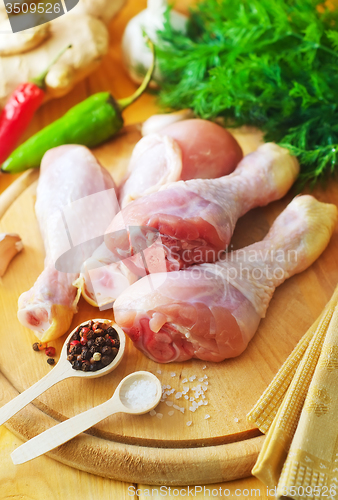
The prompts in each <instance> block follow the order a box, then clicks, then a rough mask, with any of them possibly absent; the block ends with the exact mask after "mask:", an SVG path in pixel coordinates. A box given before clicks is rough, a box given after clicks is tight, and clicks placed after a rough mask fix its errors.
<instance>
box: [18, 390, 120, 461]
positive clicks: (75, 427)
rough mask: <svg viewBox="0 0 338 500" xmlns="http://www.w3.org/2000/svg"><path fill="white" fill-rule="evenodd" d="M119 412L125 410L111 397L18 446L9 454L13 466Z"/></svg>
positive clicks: (50, 448)
mask: <svg viewBox="0 0 338 500" xmlns="http://www.w3.org/2000/svg"><path fill="white" fill-rule="evenodd" d="M120 411H125V408H124V407H123V406H122V404H121V403H120V401H119V399H118V398H116V399H115V398H114V397H113V398H111V399H109V400H108V401H105V402H104V403H102V404H101V405H98V406H95V407H94V408H91V409H90V410H87V411H85V412H83V413H80V414H79V415H76V416H75V417H72V418H69V419H68V420H65V421H64V422H61V423H60V424H58V425H55V426H54V427H51V428H50V429H47V430H46V431H45V432H42V433H41V434H39V435H38V436H35V437H34V438H33V439H31V440H30V441H27V442H26V443H24V444H23V445H21V446H19V448H17V449H16V450H14V451H13V453H12V454H11V458H12V461H13V463H14V464H23V463H25V462H28V460H32V459H33V458H36V457H39V456H40V455H43V454H44V453H47V452H48V451H50V450H53V449H54V448H56V447H57V446H60V445H61V444H63V443H65V442H66V441H69V440H70V439H72V438H73V437H75V436H77V435H78V434H80V433H81V432H83V431H85V430H86V429H89V427H92V426H93V425H94V424H97V423H98V422H100V421H101V420H103V419H104V418H106V417H108V416H109V415H113V414H114V413H118V412H120Z"/></svg>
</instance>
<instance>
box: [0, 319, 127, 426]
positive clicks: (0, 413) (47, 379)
mask: <svg viewBox="0 0 338 500" xmlns="http://www.w3.org/2000/svg"><path fill="white" fill-rule="evenodd" d="M93 321H94V322H95V321H99V322H100V323H106V324H110V325H111V326H112V327H113V328H114V329H115V330H116V331H117V333H118V335H119V339H120V347H119V351H118V353H117V355H116V357H115V358H114V359H113V361H112V362H111V363H109V365H107V366H105V367H103V368H101V369H100V370H97V371H95V372H89V371H88V372H83V371H82V370H74V369H73V368H72V365H71V363H70V362H69V361H68V360H67V344H68V342H69V340H70V338H71V336H72V335H73V334H74V333H75V331H76V330H77V329H78V328H79V326H81V325H86V324H87V323H88V320H87V321H84V322H83V323H81V324H80V325H78V326H77V327H76V328H74V330H72V332H71V333H70V334H69V335H68V337H67V339H66V341H65V343H64V345H63V347H62V350H61V353H60V359H59V361H58V363H57V365H56V366H55V368H53V369H52V370H51V371H50V372H49V373H47V375H45V376H44V377H43V378H42V379H40V380H39V381H38V382H36V383H35V384H34V385H32V386H31V387H30V388H29V389H27V390H26V391H24V392H22V393H21V394H19V395H18V396H17V397H16V398H14V399H12V401H9V403H7V404H5V406H3V407H2V408H1V409H0V425H2V424H4V423H5V422H6V421H7V420H8V419H9V418H11V417H12V416H13V415H15V414H16V413H17V412H18V411H19V410H21V409H22V408H24V407H25V406H26V405H28V403H30V402H31V401H33V399H35V398H36V397H38V396H40V394H42V393H43V392H44V391H46V390H47V389H49V388H50V387H52V386H53V385H55V384H56V383H58V382H60V381H61V380H64V379H66V378H71V377H86V378H96V377H102V375H106V374H107V373H110V372H111V371H112V370H114V369H115V368H116V367H117V366H118V365H119V363H120V361H121V359H122V357H123V354H124V350H125V345H126V337H125V335H124V332H123V330H122V329H121V328H120V327H119V326H118V325H117V324H116V323H114V322H113V321H111V320H108V319H94V320H93Z"/></svg>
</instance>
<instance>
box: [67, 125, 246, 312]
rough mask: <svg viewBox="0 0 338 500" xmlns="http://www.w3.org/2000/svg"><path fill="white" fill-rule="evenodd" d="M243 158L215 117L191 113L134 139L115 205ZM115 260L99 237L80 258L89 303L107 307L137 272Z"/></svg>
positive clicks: (221, 171)
mask: <svg viewBox="0 0 338 500" xmlns="http://www.w3.org/2000/svg"><path fill="white" fill-rule="evenodd" d="M167 134H169V135H167ZM171 136H172V137H173V138H172V137H171ZM242 158H243V153H242V150H241V148H240V146H239V144H238V143H237V141H236V139H235V138H234V137H233V136H232V135H231V134H230V133H229V132H228V131H227V130H225V129H224V128H223V127H221V126H219V125H217V124H215V123H212V122H209V121H207V120H199V119H194V120H185V121H182V122H180V123H175V124H172V125H171V126H170V127H166V128H165V129H164V130H163V131H161V132H160V133H159V134H149V135H147V136H146V137H143V138H142V139H141V140H140V141H139V142H138V143H137V144H136V146H135V148H134V150H133V153H132V156H131V159H130V162H129V166H128V172H127V177H126V180H125V181H124V183H123V185H122V188H120V195H119V200H120V206H121V207H122V208H123V207H125V206H126V205H128V204H129V203H130V202H132V201H133V200H135V199H137V198H141V197H142V196H146V195H148V194H150V193H154V192H156V191H158V190H159V189H160V188H161V186H163V185H164V184H166V183H168V182H175V181H178V180H180V179H196V178H210V179H212V178H216V177H220V176H224V175H227V174H229V173H230V172H232V171H233V170H234V169H235V167H236V166H237V164H238V163H239V162H240V160H241V159H242ZM116 260H117V259H116V256H114V254H113V253H112V252H111V251H110V250H108V249H107V247H106V246H105V244H104V243H103V244H102V245H101V246H100V247H99V248H98V249H97V250H96V251H95V252H94V254H93V255H92V257H90V258H89V259H87V261H86V262H85V263H84V265H83V267H82V270H81V276H80V278H79V280H78V281H77V282H76V285H77V286H78V287H79V288H80V289H81V292H82V295H83V297H84V298H85V299H86V300H87V302H89V303H90V304H91V305H93V306H99V307H100V308H101V309H106V308H109V307H111V304H112V302H113V301H114V300H115V299H116V297H118V296H119V295H120V293H122V291H123V290H125V289H126V288H127V287H128V286H129V285H131V284H132V283H134V282H135V281H136V280H137V279H138V278H139V275H138V274H135V273H133V272H132V271H131V270H130V269H128V267H127V266H126V265H125V264H124V263H123V262H115V261H116ZM118 260H120V259H118Z"/></svg>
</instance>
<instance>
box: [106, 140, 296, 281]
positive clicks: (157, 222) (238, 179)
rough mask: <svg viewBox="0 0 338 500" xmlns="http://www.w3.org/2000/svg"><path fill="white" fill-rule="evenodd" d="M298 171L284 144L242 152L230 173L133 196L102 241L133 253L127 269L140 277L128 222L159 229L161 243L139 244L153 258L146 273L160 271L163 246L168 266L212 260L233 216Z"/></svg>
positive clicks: (263, 200) (122, 253)
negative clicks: (282, 145)
mask: <svg viewBox="0 0 338 500" xmlns="http://www.w3.org/2000/svg"><path fill="white" fill-rule="evenodd" d="M298 172H299V165H298V162H297V160H296V159H295V158H294V157H292V156H291V155H290V154H289V152H288V151H287V150H286V149H283V148H281V147H279V146H277V145H275V144H272V143H267V144H264V145H263V146H260V147H259V148H258V150H257V151H255V152H254V153H251V154H249V155H247V156H246V157H245V158H244V159H243V160H242V161H241V162H240V163H239V165H238V167H237V168H236V170H235V171H234V172H233V173H232V174H230V175H227V176H224V177H221V178H219V179H197V180H195V179H194V180H189V181H185V182H184V181H179V182H176V183H173V184H169V185H166V186H164V187H163V188H162V189H160V191H158V192H157V193H153V194H150V195H148V196H145V197H143V198H140V199H139V200H135V201H134V202H133V203H131V204H130V205H128V206H127V207H125V208H124V209H123V210H121V212H120V213H119V214H117V216H116V217H115V218H114V220H113V222H112V224H111V225H110V226H109V228H108V230H107V234H106V235H105V244H106V245H107V247H108V249H109V250H111V251H112V252H113V253H114V254H115V255H116V256H117V257H119V258H120V259H123V258H129V257H132V256H133V255H135V260H134V261H133V268H132V270H133V272H134V273H135V274H138V273H140V274H139V275H140V276H142V275H144V266H143V267H142V265H143V260H144V258H143V257H142V265H139V264H138V262H139V261H140V254H139V255H136V254H137V249H136V248H134V247H133V244H132V236H131V233H130V232H129V229H128V228H130V227H140V228H142V227H143V228H144V227H148V228H153V229H155V230H156V231H158V232H159V235H160V237H161V244H160V245H158V244H157V245H152V246H150V247H149V248H146V247H147V242H146V241H145V244H144V248H146V250H145V251H144V257H145V260H146V262H147V263H148V262H150V261H151V263H152V269H151V272H157V271H162V270H163V258H162V257H161V252H163V251H164V252H165V259H166V261H167V270H168V271H175V270H178V269H182V268H186V267H188V266H190V265H192V264H194V263H203V262H214V261H216V260H217V259H218V254H219V252H221V251H223V250H224V249H225V248H226V247H227V245H228V244H229V242H230V239H231V236H232V234H233V231H234V228H235V224H236V222H237V219H238V218H239V217H241V216H242V215H244V214H245V213H246V212H248V211H249V210H250V209H252V208H254V207H257V206H264V205H267V204H268V203H270V202H271V201H274V200H277V199H279V198H282V197H283V196H284V195H285V194H286V193H287V191H288V190H289V189H290V187H291V186H292V184H293V183H294V181H295V179H296V178H297V175H298ZM145 233H147V232H146V231H145ZM146 236H147V234H146ZM140 237H141V236H140V235H139V238H138V243H139V245H140ZM148 246H149V245H148ZM156 260H157V261H158V262H159V266H158V268H156V263H155V261H156ZM127 265H128V266H129V265H130V259H128V263H127ZM161 266H162V267H161ZM148 271H149V272H150V269H149V268H148Z"/></svg>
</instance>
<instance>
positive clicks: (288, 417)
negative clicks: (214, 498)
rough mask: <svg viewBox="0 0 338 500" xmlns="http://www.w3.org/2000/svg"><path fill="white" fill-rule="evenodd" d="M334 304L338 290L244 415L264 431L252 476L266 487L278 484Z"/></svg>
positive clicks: (329, 323)
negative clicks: (262, 442)
mask: <svg viewBox="0 0 338 500" xmlns="http://www.w3.org/2000/svg"><path fill="white" fill-rule="evenodd" d="M337 303H338V287H337V289H336V290H335V292H334V294H333V296H332V298H331V300H330V302H329V303H328V304H327V306H326V307H325V309H324V311H323V312H322V314H321V315H320V317H319V318H318V319H317V321H316V322H315V323H314V324H313V325H312V327H311V328H310V329H309V330H308V332H307V333H306V334H305V335H304V337H303V338H302V340H301V341H300V342H299V344H298V345H297V346H296V348H295V349H294V351H293V352H292V353H291V355H290V356H289V358H288V359H287V360H286V362H285V363H284V364H283V366H282V368H281V369H280V370H279V372H278V373H277V375H276V376H275V378H274V379H273V381H272V382H271V384H270V385H269V387H268V388H267V389H266V391H265V392H264V394H263V395H262V396H261V398H260V399H259V401H258V402H257V403H256V405H255V407H254V408H253V409H252V410H251V411H250V413H249V415H248V418H249V420H250V421H251V422H255V423H256V424H257V425H258V427H259V429H260V430H261V431H262V432H264V433H265V432H267V436H266V440H265V442H264V444H263V447H262V450H261V452H260V454H259V457H258V460H257V462H256V464H255V467H254V468H253V470H252V474H253V475H255V476H256V477H257V478H259V479H260V480H261V481H262V482H264V483H265V484H266V485H267V486H269V487H270V488H276V487H277V485H278V484H279V483H280V481H279V478H280V474H281V471H282V468H283V464H284V462H285V460H286V458H287V455H288V451H289V448H290V445H291V442H292V439H293V436H294V435H295V432H296V428H297V429H298V427H297V425H298V422H299V419H300V415H301V412H302V408H303V405H304V402H305V398H306V395H307V392H308V389H309V386H310V384H311V381H312V379H313V376H314V373H315V369H316V366H317V363H318V360H319V358H320V355H321V352H322V348H323V345H325V343H324V342H325V338H326V333H327V332H328V328H329V326H330V325H331V322H332V320H333V316H334V314H335V308H336V305H337ZM337 359H338V358H337ZM337 389H338V385H337ZM337 470H338V469H337ZM290 477H291V476H290ZM289 479H290V478H289ZM290 480H291V479H290ZM290 485H291V483H290ZM301 491H302V490H301ZM286 496H289V497H290V495H286ZM308 496H309V495H308ZM292 498H293V497H292ZM300 498H301V497H300Z"/></svg>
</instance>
